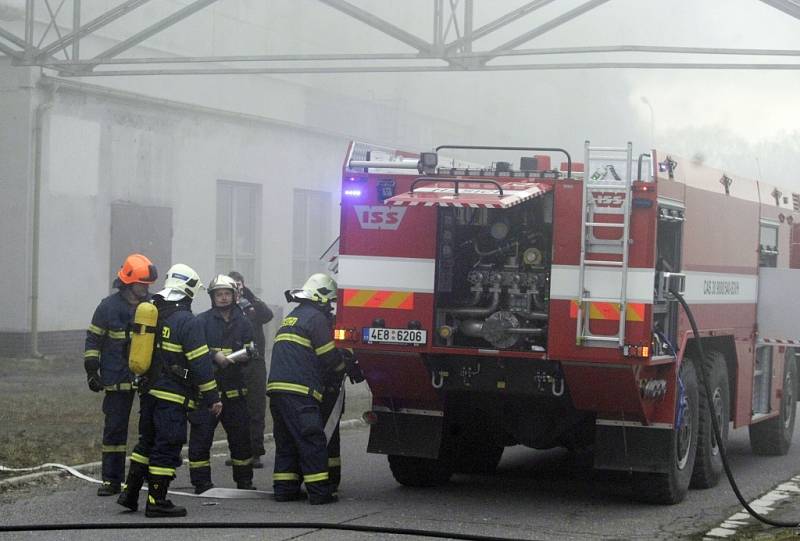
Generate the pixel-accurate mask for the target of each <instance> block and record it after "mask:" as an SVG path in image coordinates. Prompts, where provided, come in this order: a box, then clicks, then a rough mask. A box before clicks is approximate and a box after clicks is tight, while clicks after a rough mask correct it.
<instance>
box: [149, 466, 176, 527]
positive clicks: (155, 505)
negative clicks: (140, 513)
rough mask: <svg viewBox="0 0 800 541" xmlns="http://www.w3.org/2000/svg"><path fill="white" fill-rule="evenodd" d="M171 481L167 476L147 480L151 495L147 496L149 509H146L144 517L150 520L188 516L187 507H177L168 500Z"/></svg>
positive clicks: (152, 476) (155, 476)
mask: <svg viewBox="0 0 800 541" xmlns="http://www.w3.org/2000/svg"><path fill="white" fill-rule="evenodd" d="M170 481H172V478H171V477H167V476H165V475H152V474H151V475H150V477H149V478H148V480H147V483H148V485H149V494H148V495H147V507H145V510H144V516H146V517H149V518H156V517H165V518H171V517H185V516H186V508H185V507H180V506H178V505H175V504H173V503H172V502H171V501H170V500H168V499H167V489H169V483H170Z"/></svg>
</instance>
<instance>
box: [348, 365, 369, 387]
mask: <svg viewBox="0 0 800 541" xmlns="http://www.w3.org/2000/svg"><path fill="white" fill-rule="evenodd" d="M345 371H346V372H347V377H349V378H350V383H361V382H362V381H364V380H365V379H367V378H366V377H364V372H362V371H361V367H360V366H359V365H358V361H353V364H351V365H350V366H348V367H347V369H346V370H345Z"/></svg>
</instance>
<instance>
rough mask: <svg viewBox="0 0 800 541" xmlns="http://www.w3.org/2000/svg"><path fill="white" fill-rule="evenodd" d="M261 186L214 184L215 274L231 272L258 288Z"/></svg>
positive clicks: (222, 182) (223, 181) (223, 182)
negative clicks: (241, 276) (215, 222)
mask: <svg viewBox="0 0 800 541" xmlns="http://www.w3.org/2000/svg"><path fill="white" fill-rule="evenodd" d="M260 219H261V185H260V184H250V183H246V182H231V181H228V180H219V181H217V257H216V261H215V264H214V269H215V272H216V273H218V274H219V273H221V274H227V273H228V272H230V271H232V270H235V271H239V272H241V273H242V275H243V276H244V278H245V280H246V281H247V283H248V285H250V284H252V285H251V287H254V288H257V287H258V286H259V285H260V280H259V275H258V270H259V269H258V246H259V245H260V242H259V237H260V235H259V233H260V231H261V222H260Z"/></svg>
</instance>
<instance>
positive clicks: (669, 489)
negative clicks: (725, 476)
mask: <svg viewBox="0 0 800 541" xmlns="http://www.w3.org/2000/svg"><path fill="white" fill-rule="evenodd" d="M679 376H680V379H681V381H682V382H683V387H684V393H683V394H684V396H683V406H681V402H680V401H679V402H678V404H676V407H677V408H681V407H684V408H685V410H684V412H683V422H682V423H681V426H680V427H677V428H676V429H673V430H672V431H671V435H670V442H671V443H670V458H669V464H668V465H667V467H668V471H667V472H666V473H649V472H634V473H633V479H632V481H633V493H634V495H635V497H636V499H638V500H640V501H644V502H648V503H656V504H666V505H672V504H676V503H679V502H681V501H683V499H684V498H685V497H686V493H687V492H688V491H689V482H690V481H691V479H692V469H693V467H694V458H695V456H696V454H697V426H698V423H699V417H700V416H699V409H698V398H699V394H698V389H697V373H696V371H695V367H694V362H693V361H692V360H691V359H688V358H684V359H683V362H682V363H681V368H680V372H679Z"/></svg>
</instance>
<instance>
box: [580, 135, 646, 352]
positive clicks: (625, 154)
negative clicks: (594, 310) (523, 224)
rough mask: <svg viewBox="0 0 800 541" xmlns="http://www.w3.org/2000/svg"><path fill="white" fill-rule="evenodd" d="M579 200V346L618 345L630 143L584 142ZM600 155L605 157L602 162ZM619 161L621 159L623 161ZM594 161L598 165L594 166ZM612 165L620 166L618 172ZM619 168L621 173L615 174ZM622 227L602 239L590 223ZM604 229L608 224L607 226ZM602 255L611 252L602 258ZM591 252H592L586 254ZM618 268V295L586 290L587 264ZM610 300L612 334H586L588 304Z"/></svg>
mask: <svg viewBox="0 0 800 541" xmlns="http://www.w3.org/2000/svg"><path fill="white" fill-rule="evenodd" d="M584 150H585V158H584V168H585V169H584V171H585V173H584V179H583V203H582V206H581V254H580V265H579V268H578V294H579V298H578V310H577V332H576V334H575V337H576V342H577V344H578V345H585V346H606V347H614V346H617V345H618V346H619V347H623V346H624V345H625V323H626V320H627V311H628V295H627V292H628V247H629V245H630V215H631V199H632V197H631V185H632V175H633V146H632V144H631V143H630V142H629V143H628V144H627V146H626V147H622V148H615V147H592V146H590V144H589V141H586V143H585V148H584ZM604 160H607V161H606V162H605V163H604ZM623 160H624V162H623ZM597 164H601V165H600V166H599V167H598V166H597ZM615 164H616V165H617V167H619V166H620V165H622V166H623V167H624V170H623V171H620V172H618V171H617V168H616V167H615ZM620 173H621V174H620ZM600 215H604V216H608V215H621V216H622V222H621V223H620V222H602V221H598V219H597V217H598V216H600ZM597 227H602V228H612V229H613V228H616V229H622V235H621V236H620V237H619V238H613V239H602V238H597V237H596V236H595V228H597ZM606 231H608V229H606ZM603 255H612V258H610V259H603V258H602V256H603ZM590 256H594V257H590ZM597 256H601V257H597ZM604 268H605V269H608V268H612V269H619V281H620V288H619V295H618V296H603V297H598V296H593V295H592V292H591V291H590V290H589V289H587V274H588V273H589V271H590V270H592V269H604ZM593 302H597V303H600V302H602V303H614V304H618V305H619V314H620V317H619V327H618V329H617V334H604V335H595V334H592V333H591V330H590V321H591V309H590V303H593Z"/></svg>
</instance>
